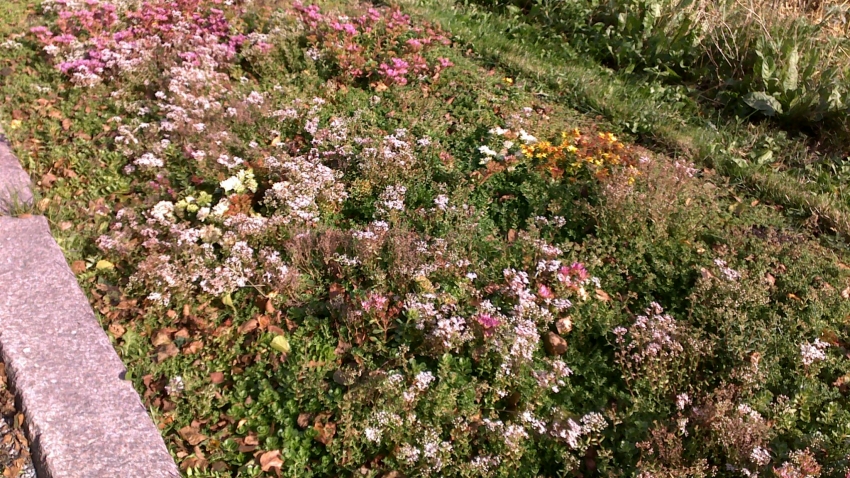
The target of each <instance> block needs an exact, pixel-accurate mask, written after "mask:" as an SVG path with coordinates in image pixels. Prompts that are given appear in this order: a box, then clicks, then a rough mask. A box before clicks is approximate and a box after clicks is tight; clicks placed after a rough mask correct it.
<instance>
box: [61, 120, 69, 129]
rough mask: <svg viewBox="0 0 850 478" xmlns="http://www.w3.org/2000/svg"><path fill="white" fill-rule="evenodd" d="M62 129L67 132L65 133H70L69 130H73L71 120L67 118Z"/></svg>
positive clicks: (63, 121)
mask: <svg viewBox="0 0 850 478" xmlns="http://www.w3.org/2000/svg"><path fill="white" fill-rule="evenodd" d="M62 129H63V130H65V131H68V130H69V129H71V120H70V119H68V118H65V119H63V120H62Z"/></svg>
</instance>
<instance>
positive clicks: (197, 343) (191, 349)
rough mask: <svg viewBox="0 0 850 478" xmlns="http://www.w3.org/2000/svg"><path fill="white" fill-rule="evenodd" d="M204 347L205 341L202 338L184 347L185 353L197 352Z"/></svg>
mask: <svg viewBox="0 0 850 478" xmlns="http://www.w3.org/2000/svg"><path fill="white" fill-rule="evenodd" d="M202 348H204V343H203V342H201V341H200V340H195V341H193V342H190V343H189V345H187V346H185V347H183V353H184V354H185V355H192V354H196V353H198V352H200V351H201V349H202Z"/></svg>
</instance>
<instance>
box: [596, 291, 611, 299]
mask: <svg viewBox="0 0 850 478" xmlns="http://www.w3.org/2000/svg"><path fill="white" fill-rule="evenodd" d="M596 298H597V299H599V300H601V301H602V302H609V301H610V300H611V296H610V295H608V293H607V292H605V291H604V290H602V289H596Z"/></svg>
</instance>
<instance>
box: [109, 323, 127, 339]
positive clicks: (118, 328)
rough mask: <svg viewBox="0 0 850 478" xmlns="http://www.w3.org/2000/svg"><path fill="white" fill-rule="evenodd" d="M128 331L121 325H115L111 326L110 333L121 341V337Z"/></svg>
mask: <svg viewBox="0 0 850 478" xmlns="http://www.w3.org/2000/svg"><path fill="white" fill-rule="evenodd" d="M126 331H127V329H125V328H124V327H123V326H122V325H121V324H115V323H112V324H109V332H111V333H112V336H113V337H115V338H116V339H120V338H121V336H122V335H124V332H126Z"/></svg>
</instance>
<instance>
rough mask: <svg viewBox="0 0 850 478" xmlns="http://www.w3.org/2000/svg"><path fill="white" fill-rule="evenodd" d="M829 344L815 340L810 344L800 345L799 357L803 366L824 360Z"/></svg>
mask: <svg viewBox="0 0 850 478" xmlns="http://www.w3.org/2000/svg"><path fill="white" fill-rule="evenodd" d="M827 347H829V344H828V343H826V342H824V341H822V340H821V339H815V341H814V342H812V343H809V342H807V343H804V344H800V355H801V357H802V359H803V365H805V366H807V367H808V366H809V365H811V364H813V363H815V362H820V361H821V360H826V349H827Z"/></svg>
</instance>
